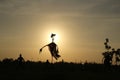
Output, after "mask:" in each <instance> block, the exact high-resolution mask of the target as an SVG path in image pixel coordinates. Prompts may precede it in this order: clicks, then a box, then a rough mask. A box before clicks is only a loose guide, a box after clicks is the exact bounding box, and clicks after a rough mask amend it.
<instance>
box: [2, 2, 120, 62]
mask: <svg viewBox="0 0 120 80" xmlns="http://www.w3.org/2000/svg"><path fill="white" fill-rule="evenodd" d="M119 3H120V1H119V0H117V1H113V0H15V1H14V0H7V1H6V0H5V1H4V0H1V1H0V5H1V6H0V9H1V11H0V17H1V18H0V60H2V59H4V58H6V57H9V58H13V59H16V58H17V57H18V56H19V54H20V53H21V54H22V55H23V57H24V58H25V60H33V61H46V60H47V59H49V60H50V59H51V56H50V55H49V54H50V53H49V51H48V48H46V49H44V50H43V53H41V54H39V49H40V48H41V47H43V46H44V45H46V44H49V43H51V42H52V39H51V37H50V35H51V33H54V34H56V36H55V40H54V42H55V43H56V44H57V45H58V47H59V50H60V55H61V56H62V57H61V58H60V59H59V60H56V61H61V60H62V59H63V60H64V61H67V62H80V61H83V62H85V61H90V62H94V61H96V62H98V63H101V59H102V58H103V56H102V52H104V51H105V48H104V40H105V39H106V38H109V39H110V45H111V46H112V48H115V49H117V48H119V47H120V37H119V34H120V9H119V8H120V6H119Z"/></svg>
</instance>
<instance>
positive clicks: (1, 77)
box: [0, 61, 120, 80]
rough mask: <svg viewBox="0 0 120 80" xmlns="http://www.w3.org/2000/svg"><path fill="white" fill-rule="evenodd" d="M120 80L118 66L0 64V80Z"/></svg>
mask: <svg viewBox="0 0 120 80" xmlns="http://www.w3.org/2000/svg"><path fill="white" fill-rule="evenodd" d="M8 79H9V80H44V79H49V80H53V79H55V80H57V79H61V80H64V79H67V80H76V79H77V80H120V66H111V67H110V68H105V66H104V65H103V64H97V63H85V64H81V63H67V62H58V63H54V64H51V63H46V62H30V61H28V62H25V63H23V64H22V65H19V64H17V63H16V62H0V80H8Z"/></svg>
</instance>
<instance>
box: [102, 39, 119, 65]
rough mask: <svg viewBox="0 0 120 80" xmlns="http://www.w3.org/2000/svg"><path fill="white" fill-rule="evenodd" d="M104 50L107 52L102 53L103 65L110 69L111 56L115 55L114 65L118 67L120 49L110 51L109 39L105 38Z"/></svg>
mask: <svg viewBox="0 0 120 80" xmlns="http://www.w3.org/2000/svg"><path fill="white" fill-rule="evenodd" d="M104 45H105V49H106V50H107V51H105V52H103V53H102V55H103V56H104V57H103V63H104V64H105V65H106V66H107V67H110V66H111V64H112V62H113V55H115V64H116V65H118V63H119V62H120V49H117V50H115V49H114V48H112V50H111V51H110V49H111V46H110V45H109V39H108V38H106V42H105V43H104Z"/></svg>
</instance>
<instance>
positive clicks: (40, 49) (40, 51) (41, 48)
mask: <svg viewBox="0 0 120 80" xmlns="http://www.w3.org/2000/svg"><path fill="white" fill-rule="evenodd" d="M46 46H48V45H45V46H43V47H42V48H40V51H39V53H40V52H42V49H43V48H44V47H46Z"/></svg>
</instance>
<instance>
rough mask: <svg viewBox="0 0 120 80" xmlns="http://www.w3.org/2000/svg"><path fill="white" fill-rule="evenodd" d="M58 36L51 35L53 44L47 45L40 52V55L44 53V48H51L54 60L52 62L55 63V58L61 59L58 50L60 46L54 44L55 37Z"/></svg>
mask: <svg viewBox="0 0 120 80" xmlns="http://www.w3.org/2000/svg"><path fill="white" fill-rule="evenodd" d="M55 36H56V34H53V33H52V34H51V38H52V42H51V43H49V44H47V45H45V46H43V47H42V48H41V49H40V51H39V53H40V52H42V49H43V48H44V47H46V46H48V48H49V51H50V53H51V57H52V60H51V62H53V57H54V58H55V59H56V60H57V59H58V58H59V57H61V56H60V55H59V54H58V53H59V50H58V46H57V44H56V43H55V42H54V37H55Z"/></svg>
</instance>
